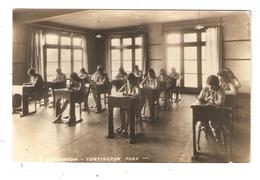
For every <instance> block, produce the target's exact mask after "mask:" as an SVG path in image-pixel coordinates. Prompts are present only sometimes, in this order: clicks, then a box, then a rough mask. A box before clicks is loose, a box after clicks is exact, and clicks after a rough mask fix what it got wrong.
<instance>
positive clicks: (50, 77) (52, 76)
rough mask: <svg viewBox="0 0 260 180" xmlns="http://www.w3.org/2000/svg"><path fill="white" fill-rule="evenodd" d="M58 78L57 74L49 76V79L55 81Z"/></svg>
mask: <svg viewBox="0 0 260 180" xmlns="http://www.w3.org/2000/svg"><path fill="white" fill-rule="evenodd" d="M55 78H56V75H51V76H47V81H53V80H54V79H55Z"/></svg>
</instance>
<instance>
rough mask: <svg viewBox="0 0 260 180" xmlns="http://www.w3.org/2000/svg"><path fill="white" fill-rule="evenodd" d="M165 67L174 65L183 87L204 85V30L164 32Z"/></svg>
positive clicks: (169, 67)
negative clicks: (181, 78)
mask: <svg viewBox="0 0 260 180" xmlns="http://www.w3.org/2000/svg"><path fill="white" fill-rule="evenodd" d="M166 67H167V71H168V72H170V69H171V68H172V67H174V68H175V69H176V71H177V72H179V73H180V74H181V75H182V77H183V82H182V83H183V86H184V87H185V88H193V89H199V88H201V87H202V86H204V85H205V81H206V71H205V32H204V31H196V30H192V29H188V30H183V31H178V32H168V33H166Z"/></svg>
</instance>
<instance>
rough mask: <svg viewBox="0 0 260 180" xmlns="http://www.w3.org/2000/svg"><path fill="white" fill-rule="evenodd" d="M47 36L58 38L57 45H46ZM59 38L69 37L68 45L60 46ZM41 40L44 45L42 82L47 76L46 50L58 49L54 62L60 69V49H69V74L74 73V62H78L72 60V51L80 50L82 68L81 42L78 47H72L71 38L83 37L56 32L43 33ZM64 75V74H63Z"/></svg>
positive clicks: (82, 48) (81, 36) (82, 49)
mask: <svg viewBox="0 0 260 180" xmlns="http://www.w3.org/2000/svg"><path fill="white" fill-rule="evenodd" d="M48 34H53V35H57V36H58V43H57V44H48V43H47V40H46V36H47V35H48ZM61 37H70V45H62V44H61ZM43 38H44V44H43V63H44V75H43V77H44V80H46V81H47V80H48V74H47V68H48V67H47V63H48V62H47V49H58V60H57V61H55V62H58V66H57V68H58V67H59V68H61V61H62V60H61V51H62V49H69V50H70V55H71V57H70V72H69V74H71V73H72V72H75V70H74V62H79V61H78V60H77V61H75V59H74V50H77V49H78V50H81V67H83V66H84V62H83V61H84V57H83V53H84V52H83V51H84V47H83V45H82V42H81V44H80V45H74V43H73V38H81V39H82V38H84V36H83V35H80V34H74V33H65V32H56V31H44V33H43ZM65 74H66V73H65Z"/></svg>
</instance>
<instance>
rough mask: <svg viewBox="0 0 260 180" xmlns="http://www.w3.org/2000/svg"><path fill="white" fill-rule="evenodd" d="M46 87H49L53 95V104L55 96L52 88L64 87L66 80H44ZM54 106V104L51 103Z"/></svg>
mask: <svg viewBox="0 0 260 180" xmlns="http://www.w3.org/2000/svg"><path fill="white" fill-rule="evenodd" d="M46 85H47V88H48V89H49V88H51V91H52V95H53V104H54V103H55V96H54V89H63V88H66V82H56V81H47V82H46ZM53 107H54V108H55V105H53Z"/></svg>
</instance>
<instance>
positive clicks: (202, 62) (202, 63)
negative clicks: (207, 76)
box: [201, 60, 206, 73]
mask: <svg viewBox="0 0 260 180" xmlns="http://www.w3.org/2000/svg"><path fill="white" fill-rule="evenodd" d="M201 66H202V67H201V69H202V73H206V61H205V60H204V61H201Z"/></svg>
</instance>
